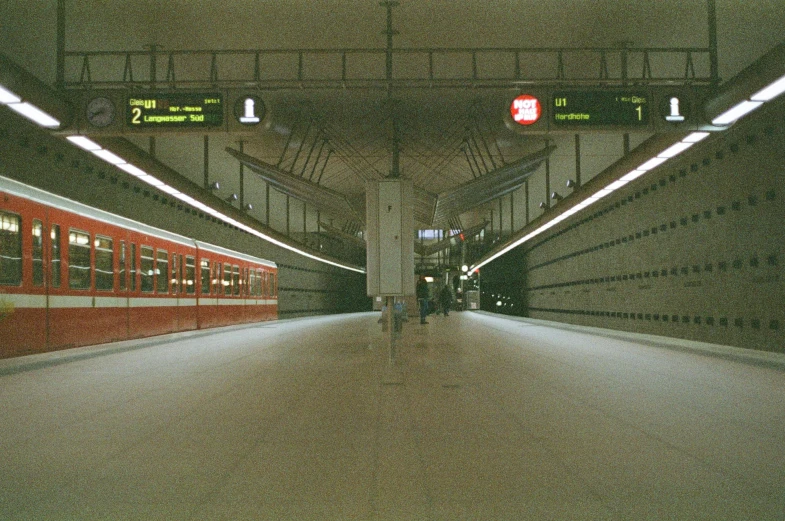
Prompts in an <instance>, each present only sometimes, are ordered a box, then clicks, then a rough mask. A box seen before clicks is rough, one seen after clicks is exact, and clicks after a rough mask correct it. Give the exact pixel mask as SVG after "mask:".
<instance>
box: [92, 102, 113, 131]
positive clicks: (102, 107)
mask: <svg viewBox="0 0 785 521" xmlns="http://www.w3.org/2000/svg"><path fill="white" fill-rule="evenodd" d="M86 115H87V121H89V122H90V124H91V125H93V126H94V127H98V128H103V127H108V126H109V125H111V124H112V123H113V122H114V115H115V110H114V103H112V100H110V99H109V98H103V97H101V98H93V99H91V100H90V101H89V102H88V103H87V112H86Z"/></svg>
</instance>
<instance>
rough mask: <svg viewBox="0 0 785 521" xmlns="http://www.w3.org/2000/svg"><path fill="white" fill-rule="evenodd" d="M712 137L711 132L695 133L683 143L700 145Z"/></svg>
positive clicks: (683, 140)
mask: <svg viewBox="0 0 785 521" xmlns="http://www.w3.org/2000/svg"><path fill="white" fill-rule="evenodd" d="M710 135H711V133H710V132H693V133H692V134H690V135H689V136H687V137H685V138H684V139H682V140H681V142H682V143H698V142H700V141H703V140H704V139H706V138H707V137H709V136H710Z"/></svg>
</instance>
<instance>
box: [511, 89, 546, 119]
mask: <svg viewBox="0 0 785 521" xmlns="http://www.w3.org/2000/svg"><path fill="white" fill-rule="evenodd" d="M510 114H512V119H513V120H514V121H515V122H516V123H518V124H520V125H531V124H532V123H536V122H537V121H538V120H539V119H540V116H541V115H542V105H541V104H540V100H538V99H537V98H535V97H534V96H530V95H529V94H521V95H520V96H518V97H517V98H515V99H514V100H512V104H511V105H510Z"/></svg>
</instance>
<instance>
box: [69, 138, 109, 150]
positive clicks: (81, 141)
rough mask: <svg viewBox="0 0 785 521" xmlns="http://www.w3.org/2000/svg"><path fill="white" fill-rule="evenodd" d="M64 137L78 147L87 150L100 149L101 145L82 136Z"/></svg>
mask: <svg viewBox="0 0 785 521" xmlns="http://www.w3.org/2000/svg"><path fill="white" fill-rule="evenodd" d="M66 139H67V140H68V141H70V142H71V143H73V144H74V145H76V146H78V147H79V148H83V149H85V150H87V151H89V152H92V151H94V150H101V145H99V144H98V143H96V142H95V141H93V140H92V139H88V138H86V137H84V136H68V137H67V138H66Z"/></svg>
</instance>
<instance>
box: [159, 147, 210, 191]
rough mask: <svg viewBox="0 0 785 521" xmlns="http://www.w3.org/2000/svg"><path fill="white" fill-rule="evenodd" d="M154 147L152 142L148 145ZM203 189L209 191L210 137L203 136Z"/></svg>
mask: <svg viewBox="0 0 785 521" xmlns="http://www.w3.org/2000/svg"><path fill="white" fill-rule="evenodd" d="M150 144H151V145H153V146H154V145H155V143H154V142H151V143H150ZM204 189H205V190H209V189H210V136H207V135H205V136H204Z"/></svg>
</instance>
